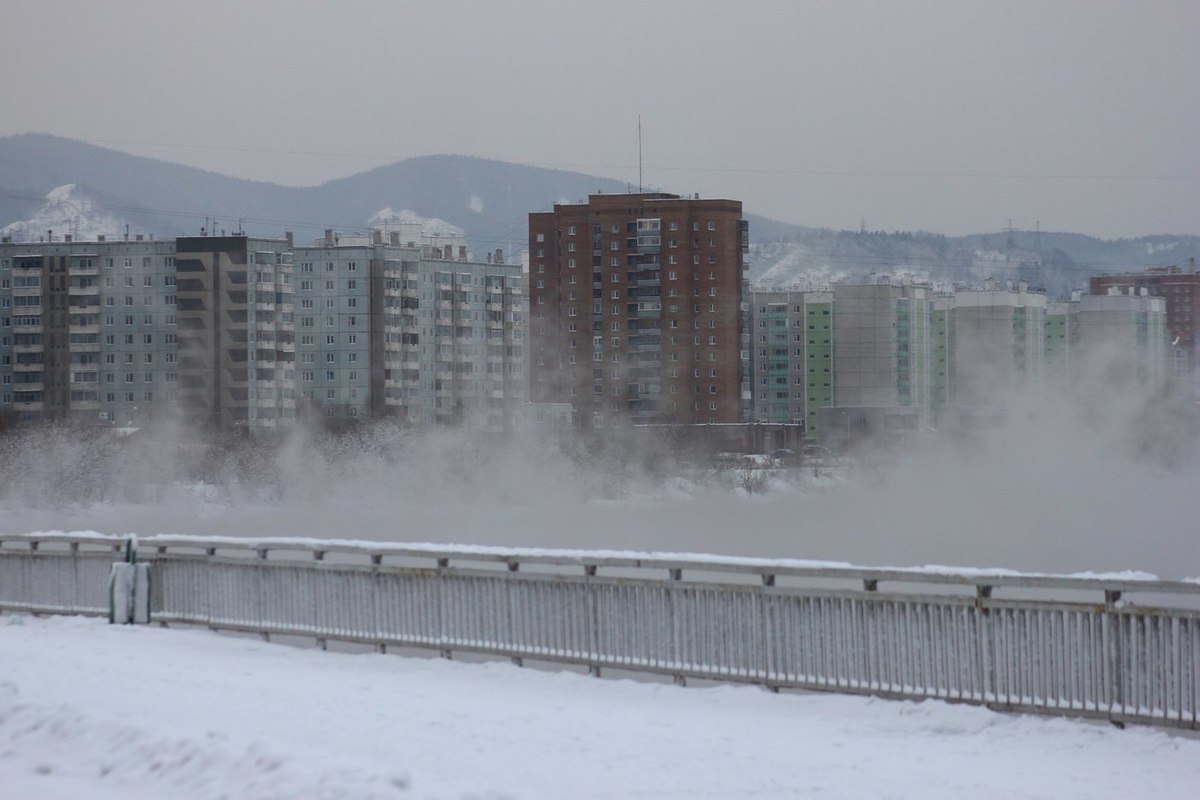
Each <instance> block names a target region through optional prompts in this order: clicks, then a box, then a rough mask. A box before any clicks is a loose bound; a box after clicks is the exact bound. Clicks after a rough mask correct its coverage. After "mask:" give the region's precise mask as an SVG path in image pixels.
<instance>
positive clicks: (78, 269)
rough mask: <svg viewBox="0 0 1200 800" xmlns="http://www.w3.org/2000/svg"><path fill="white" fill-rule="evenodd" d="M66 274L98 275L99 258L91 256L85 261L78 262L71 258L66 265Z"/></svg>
mask: <svg viewBox="0 0 1200 800" xmlns="http://www.w3.org/2000/svg"><path fill="white" fill-rule="evenodd" d="M67 274H68V275H99V274H100V259H98V258H91V259H88V261H87V262H80V261H78V260H76V259H72V260H71V263H70V264H68V265H67Z"/></svg>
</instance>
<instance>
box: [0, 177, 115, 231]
mask: <svg viewBox="0 0 1200 800" xmlns="http://www.w3.org/2000/svg"><path fill="white" fill-rule="evenodd" d="M44 199H45V202H44V203H43V204H42V206H41V207H40V208H39V209H37V211H36V212H35V213H34V214H33V216H31V217H30V218H29V219H25V220H19V221H17V222H13V223H11V224H9V225H5V226H4V227H3V228H0V236H6V237H11V239H12V241H14V242H35V241H44V240H45V239H46V238H50V237H53V238H56V239H59V240H61V239H62V238H63V237H64V236H70V237H72V238H73V239H80V240H94V239H97V238H99V237H100V236H107V237H116V236H118V235H120V234H121V233H123V232H124V231H125V227H126V225H128V224H129V223H128V222H126V221H125V220H124V219H123V218H121V217H119V216H116V215H115V214H112V213H110V212H108V211H105V210H104V209H102V208H100V206H99V205H98V204H97V203H96V201H95V199H94V198H93V197H92V196H91V195H90V194H88V193H86V192H84V191H83V190H82V189H81V188H80V187H79V185H78V184H75V183H67V184H63V185H62V186H56V187H55V188H53V189H51V190H50V191H49V192H47V193H46V196H45V198H44Z"/></svg>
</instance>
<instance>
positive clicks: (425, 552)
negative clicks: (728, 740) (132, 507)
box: [0, 532, 1200, 597]
mask: <svg viewBox="0 0 1200 800" xmlns="http://www.w3.org/2000/svg"><path fill="white" fill-rule="evenodd" d="M129 538H130V537H129V536H118V535H112V534H99V533H88V532H72V533H63V532H39V533H26V534H0V552H2V549H3V547H4V546H5V545H6V544H10V543H11V544H26V545H29V546H30V547H31V548H34V549H36V548H37V547H38V546H39V545H40V544H42V543H58V544H70V545H97V546H104V547H108V548H119V547H123V546H124V543H125V542H126V541H127V540H128V539H129ZM137 541H138V546H139V547H140V548H142V553H143V557H144V558H153V557H154V555H153V551H157V552H158V553H160V554H162V555H167V554H169V551H170V550H171V549H172V548H191V549H202V550H206V551H215V550H225V551H242V552H255V553H256V554H258V555H259V557H260V558H266V557H267V555H266V554H267V553H269V552H270V551H301V552H310V553H313V554H320V555H322V556H323V555H324V554H327V553H342V554H354V555H361V556H364V557H366V558H369V559H372V560H373V561H376V563H378V560H379V559H382V558H384V557H388V556H391V557H403V558H418V559H430V560H433V561H435V562H439V563H442V564H447V565H448V562H449V561H450V560H454V561H459V562H462V561H467V562H479V563H497V564H505V565H508V567H509V568H510V569H513V568H514V567H515V565H520V564H543V565H561V566H568V567H577V568H580V569H584V570H595V569H597V568H601V567H603V568H609V569H659V570H666V571H667V572H668V573H669V574H681V573H682V572H684V571H687V572H705V573H731V574H741V575H760V576H762V577H763V578H764V579H767V578H769V579H771V580H773V579H775V578H778V577H795V578H814V579H830V580H854V581H861V582H862V583H863V585H864V586H870V587H871V588H872V589H874V588H876V587H877V585H878V584H879V583H883V582H887V583H908V584H933V585H943V586H952V587H960V588H962V587H974V588H975V589H976V591H977V592H979V593H981V594H984V595H986V594H987V593H990V591H991V590H993V589H1000V588H1023V589H1064V590H1078V591H1091V592H1097V591H1099V592H1104V593H1105V595H1106V596H1108V597H1112V596H1120V595H1121V594H1123V593H1132V592H1152V593H1163V594H1176V595H1195V596H1200V579H1197V578H1189V579H1184V580H1162V579H1160V578H1158V577H1156V576H1154V575H1149V574H1145V573H1136V572H1124V573H1101V574H1093V573H1079V574H1050V573H1036V572H1020V571H1016V570H1008V569H970V568H961V567H943V566H925V567H863V566H857V565H854V564H849V563H845V562H835V561H808V560H803V559H789V558H759V557H749V556H726V555H708V554H700V553H664V552H641V551H625V550H582V549H580V550H575V549H560V548H536V547H500V546H493V545H461V544H436V543H400V542H378V541H366V540H349V539H317V538H308V537H281V536H270V537H238V536H196V535H187V534H155V535H151V536H141V537H138V539H137Z"/></svg>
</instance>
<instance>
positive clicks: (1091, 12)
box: [0, 0, 1200, 237]
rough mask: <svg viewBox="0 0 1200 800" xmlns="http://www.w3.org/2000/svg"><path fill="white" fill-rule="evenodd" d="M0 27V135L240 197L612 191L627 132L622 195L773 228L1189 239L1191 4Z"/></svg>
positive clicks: (315, 5)
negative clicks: (549, 172) (508, 181)
mask: <svg viewBox="0 0 1200 800" xmlns="http://www.w3.org/2000/svg"><path fill="white" fill-rule="evenodd" d="M0 23H2V24H3V30H4V47H3V48H0V74H2V75H3V76H4V79H3V84H2V85H3V89H2V90H0V97H2V98H3V105H2V106H0V108H3V112H0V134H10V133H25V132H48V133H53V134H57V135H60V136H66V137H71V138H78V139H85V140H88V141H91V142H94V143H96V144H100V145H104V146H107V147H112V148H115V149H119V150H125V151H128V152H132V153H137V154H139V155H147V156H152V157H156V158H162V159H166V160H170V161H177V162H181V163H185V164H190V165H193V166H198V167H203V168H207V169H211V170H215V171H218V172H224V173H228V174H233V175H238V176H243V177H248V178H254V179H261V180H270V181H275V182H278V183H288V184H296V185H305V184H314V183H320V182H322V181H325V180H328V179H330V178H335V177H341V176H345V175H349V174H352V173H355V172H361V171H364V170H367V169H370V168H372V167H375V166H379V165H381V164H386V163H389V162H391V161H395V160H398V159H402V158H408V157H411V156H419V155H428V154H435V153H453V154H464V155H472V156H480V157H485V158H495V159H502V160H506V161H516V162H521V163H526V164H538V165H544V166H553V167H563V168H569V169H573V170H578V171H581V172H587V173H591V174H597V175H605V176H610V177H615V178H618V179H621V180H625V181H630V182H632V183H634V184H635V185H636V183H637V179H638V167H637V164H638V134H637V124H638V115H639V114H641V117H642V129H643V143H644V176H645V183H646V184H647V185H655V186H661V187H663V188H665V189H668V190H671V191H678V192H699V193H700V194H701V195H702V196H705V197H715V196H725V197H733V198H737V199H741V200H743V201H744V202H745V203H746V206H747V209H748V210H749V211H752V212H756V213H760V214H765V215H767V216H771V217H775V218H778V219H781V220H786V221H789V222H795V223H799V224H804V225H813V226H829V227H834V228H856V227H858V225H859V222H860V219H862V218H865V220H866V224H867V226H868V227H869V228H871V229H886V230H909V229H918V228H920V229H926V230H932V231H937V232H942V233H947V234H959V233H967V232H974V231H983V230H999V229H1001V228H1003V227H1004V226H1005V225H1006V224H1007V222H1008V220H1009V219H1010V218H1011V220H1012V223H1013V224H1014V225H1015V226H1016V227H1018V228H1023V229H1032V228H1033V227H1034V226H1035V224H1037V223H1038V222H1040V223H1041V227H1042V229H1043V230H1070V231H1080V232H1086V233H1092V234H1098V235H1102V236H1107V237H1114V236H1133V235H1141V234H1151V233H1193V234H1200V164H1198V160H1200V155H1198V154H1200V147H1198V141H1200V139H1198V134H1200V54H1198V53H1200V50H1198V43H1200V2H1197V0H1179V1H1178V2H1172V1H1170V0H1162V1H1161V2H1147V1H1146V0H1143V1H1142V2H1123V3H1117V2H1101V1H1100V0H1087V1H1086V2H1046V1H1045V0H1040V1H1038V2H1023V1H1021V0H1007V1H1006V2H996V3H991V2H970V0H953V1H949V2H936V1H935V0H913V1H912V2H850V1H849V0H843V2H799V1H798V0H793V1H792V2H746V1H745V0H740V1H739V2H730V1H729V0H690V1H689V2H666V1H665V0H663V1H660V2H655V1H654V0H641V2H625V1H624V0H592V2H587V3H582V2H567V1H566V0H549V1H547V2H542V0H536V1H534V0H526V1H525V2H507V1H502V2H498V1H495V0H492V1H489V2H440V3H434V2H429V3H415V2H398V1H397V0H384V1H381V2H339V3H330V2H310V1H309V0H286V1H285V0H276V1H275V2H245V0H243V1H242V2H226V1H225V0H208V2H203V3H200V2H191V1H189V2H186V3H185V2H173V1H168V0H151V1H149V2H143V1H142V0H128V1H126V2H102V3H101V2H88V1H86V0H78V1H77V2H63V1H62V0H6V2H5V4H4V8H3V10H2V11H0ZM553 199H554V198H547V203H548V204H549V203H551V202H552V201H553ZM415 210H416V211H418V212H419V211H420V209H415Z"/></svg>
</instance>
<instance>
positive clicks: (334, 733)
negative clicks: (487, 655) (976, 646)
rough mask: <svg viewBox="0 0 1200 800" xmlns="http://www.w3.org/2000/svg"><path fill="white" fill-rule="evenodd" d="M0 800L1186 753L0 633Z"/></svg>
mask: <svg viewBox="0 0 1200 800" xmlns="http://www.w3.org/2000/svg"><path fill="white" fill-rule="evenodd" d="M0 786H3V787H4V789H3V794H4V795H5V796H7V797H37V798H51V799H53V798H80V797H87V798H100V799H101V800H103V799H104V798H117V797H120V798H125V799H126V800H128V799H129V798H161V797H172V798H209V797H214V798H215V797H230V798H242V797H254V798H257V797H277V798H311V797H321V798H365V797H422V798H424V797H431V798H458V797H472V798H483V797H489V798H491V797H495V798H499V797H505V798H561V797H572V798H624V797H649V798H694V797H705V798H742V797H755V798H775V797H778V798H784V797H787V798H795V797H810V796H822V797H847V798H849V797H890V798H905V797H911V798H930V797H997V796H1003V797H1006V798H1026V797H1028V798H1032V797H1046V798H1049V797H1053V798H1071V797H1078V798H1095V797H1155V798H1172V797H1179V798H1191V797H1194V796H1195V789H1196V787H1197V786H1200V741H1198V740H1196V739H1195V738H1194V737H1190V736H1186V735H1179V734H1168V733H1165V732H1162V731H1157V730H1152V729H1148V728H1129V729H1127V730H1123V731H1122V730H1117V729H1115V728H1112V727H1109V726H1107V725H1103V724H1093V723H1082V722H1073V721H1068V720H1061V719H1043V718H1034V717H1024V716H1016V715H1004V714H996V713H993V712H989V711H986V710H983V709H979V708H972V707H966V706H952V705H947V704H943V703H937V702H925V703H900V702H889V701H882V700H871V699H864V698H856V697H842V696H836V695H800V694H780V695H773V694H770V693H767V692H765V691H762V690H759V689H755V688H750V687H731V686H720V687H712V688H687V689H684V688H679V687H675V686H670V685H665V684H652V683H640V682H632V681H627V680H595V679H593V678H589V677H586V676H584V675H580V674H575V673H567V672H540V671H536V670H532V669H520V668H517V667H514V666H511V665H509V664H507V663H487V664H464V663H459V662H452V661H444V660H441V659H420V658H403V657H398V656H391V655H388V656H381V655H376V654H359V655H350V654H335V653H324V652H320V651H316V650H303V649H297V648H291V647H286V646H282V645H275V644H266V643H263V642H259V641H257V640H251V639H243V638H233V637H229V636H218V635H215V634H212V633H209V632H207V631H196V630H163V629H160V628H140V627H123V626H109V625H106V624H104V623H103V622H100V621H97V620H91V619H80V618H54V619H34V618H30V617H22V616H0Z"/></svg>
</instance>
